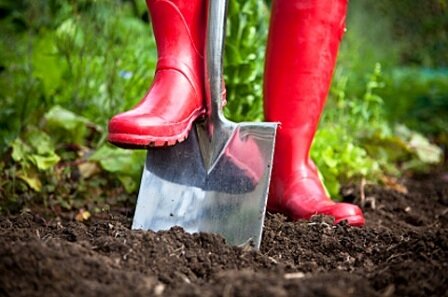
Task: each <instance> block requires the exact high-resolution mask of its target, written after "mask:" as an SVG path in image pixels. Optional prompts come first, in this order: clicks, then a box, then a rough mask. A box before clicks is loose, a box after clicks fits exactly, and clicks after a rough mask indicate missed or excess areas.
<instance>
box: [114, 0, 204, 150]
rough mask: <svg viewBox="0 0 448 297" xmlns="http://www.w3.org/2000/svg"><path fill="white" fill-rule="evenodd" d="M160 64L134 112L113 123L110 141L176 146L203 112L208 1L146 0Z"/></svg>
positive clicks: (124, 114) (130, 111) (121, 115)
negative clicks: (204, 53) (150, 84)
mask: <svg viewBox="0 0 448 297" xmlns="http://www.w3.org/2000/svg"><path fill="white" fill-rule="evenodd" d="M146 3H147V5H148V9H149V12H150V15H151V21H152V26H153V30H154V36H155V39H156V44H157V52H158V62H157V67H156V72H155V76H154V80H153V83H152V86H151V87H150V89H149V91H148V92H147V93H146V95H145V96H144V97H143V98H142V100H141V101H140V102H139V103H138V104H137V105H136V106H135V107H134V108H132V109H131V110H129V111H126V112H123V113H120V114H118V115H116V116H114V117H113V118H112V119H111V120H110V122H109V135H108V140H109V141H110V142H111V143H113V144H115V145H118V146H122V147H133V148H139V147H142V148H144V147H147V146H165V145H174V144H176V143H177V142H180V141H182V140H184V139H185V138H186V137H187V135H188V132H189V131H190V129H191V127H192V124H193V122H194V120H196V119H197V118H199V117H201V116H205V114H206V112H205V104H204V86H203V80H204V75H203V73H204V58H203V52H204V38H205V30H206V0H188V1H187V0H147V1H146Z"/></svg>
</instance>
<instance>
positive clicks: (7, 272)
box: [0, 174, 448, 297]
mask: <svg viewBox="0 0 448 297" xmlns="http://www.w3.org/2000/svg"><path fill="white" fill-rule="evenodd" d="M403 185H404V187H405V188H406V189H407V191H408V193H407V194H406V193H403V192H404V190H405V188H404V187H397V185H394V186H393V188H395V189H392V188H380V187H378V186H365V187H362V188H360V187H359V186H356V187H350V188H347V189H345V191H344V193H345V196H346V198H347V199H348V200H354V202H355V203H359V204H360V203H361V202H363V204H364V211H365V214H366V219H367V223H366V226H365V227H364V228H352V227H349V226H347V225H346V224H344V223H342V224H339V225H337V226H333V225H332V224H331V220H329V218H326V217H315V218H313V219H312V220H311V221H300V222H290V221H288V220H286V219H285V218H284V217H283V216H281V215H277V214H268V216H267V219H266V222H265V225H266V226H265V229H264V237H263V241H262V247H261V250H260V252H254V251H251V250H250V249H249V248H236V247H230V246H228V245H226V244H225V242H224V240H223V239H222V238H221V237H219V236H216V235H211V234H194V235H190V234H186V233H184V232H183V231H182V230H181V229H180V228H173V229H172V230H170V231H166V232H159V233H154V232H150V231H149V232H143V231H131V230H130V224H131V218H132V213H131V209H127V208H122V209H119V208H116V209H114V210H113V211H111V212H108V213H102V214H98V215H94V216H93V217H91V218H89V219H88V220H86V221H84V222H78V221H75V220H74V219H73V217H74V214H64V215H63V216H61V217H59V218H57V219H48V218H44V217H43V216H42V215H41V213H40V212H39V211H37V210H30V211H27V212H24V213H22V214H20V215H9V216H2V217H0V236H1V240H0V295H5V296H46V297H51V296H152V295H155V296H157V295H159V296H269V295H271V296H341V297H342V296H447V290H448V272H447V270H448V229H447V224H448V175H446V174H436V175H433V176H431V177H422V178H414V179H409V180H405V181H403ZM397 190H398V191H397ZM361 198H362V199H361ZM361 200H362V201H361Z"/></svg>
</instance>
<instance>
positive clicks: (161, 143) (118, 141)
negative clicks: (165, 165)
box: [107, 108, 206, 149]
mask: <svg viewBox="0 0 448 297" xmlns="http://www.w3.org/2000/svg"><path fill="white" fill-rule="evenodd" d="M205 115H206V111H205V109H204V108H200V109H197V110H195V111H193V112H192V113H191V115H190V116H189V117H188V118H187V119H185V120H183V121H182V122H179V123H175V124H172V125H166V126H164V128H165V129H170V130H174V131H179V130H180V131H179V132H178V133H176V134H174V135H169V136H154V135H141V134H130V133H109V135H108V137H107V140H108V141H109V142H110V143H112V144H113V145H116V146H118V147H122V148H128V149H146V148H151V147H165V146H173V145H175V144H177V143H181V142H182V141H184V140H185V139H187V137H188V133H189V132H190V130H191V128H192V127H193V123H194V121H196V120H198V119H201V118H204V117H205Z"/></svg>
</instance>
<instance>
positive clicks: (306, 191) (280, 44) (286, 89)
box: [264, 0, 364, 226]
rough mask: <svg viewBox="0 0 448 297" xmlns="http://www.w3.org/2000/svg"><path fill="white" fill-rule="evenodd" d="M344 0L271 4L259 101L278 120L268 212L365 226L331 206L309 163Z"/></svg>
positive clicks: (359, 217) (356, 214)
mask: <svg viewBox="0 0 448 297" xmlns="http://www.w3.org/2000/svg"><path fill="white" fill-rule="evenodd" d="M346 10H347V0H331V1H327V0H273V1H272V11H271V13H272V15H271V25H270V31H269V37H268V45H267V55H266V67H265V82H264V98H265V102H264V104H265V116H266V119H267V120H268V121H273V122H280V127H279V129H278V131H277V139H276V149H275V155H274V166H273V172H272V179H271V186H270V193H269V199H268V209H269V210H270V211H279V212H282V213H285V214H286V215H288V216H289V217H290V218H292V219H308V218H310V217H311V216H312V215H315V214H325V215H329V216H332V217H333V218H334V219H335V222H336V223H338V222H341V221H343V220H347V221H348V223H349V224H351V225H353V226H362V225H364V216H363V214H362V211H361V209H360V208H359V207H358V206H356V205H352V204H348V203H336V202H333V201H332V200H331V199H330V198H329V197H328V196H327V194H326V191H325V189H324V187H323V185H322V182H321V181H320V179H319V176H318V172H317V168H316V167H315V166H314V164H313V162H312V161H311V159H310V157H309V154H310V147H311V144H312V141H313V138H314V135H315V132H316V129H317V126H318V123H319V119H320V115H321V113H322V110H323V107H324V104H325V100H326V97H327V94H328V90H329V86H330V82H331V77H332V74H333V69H334V66H335V62H336V56H337V52H338V48H339V43H340V40H341V38H342V35H343V32H344V29H345V16H346Z"/></svg>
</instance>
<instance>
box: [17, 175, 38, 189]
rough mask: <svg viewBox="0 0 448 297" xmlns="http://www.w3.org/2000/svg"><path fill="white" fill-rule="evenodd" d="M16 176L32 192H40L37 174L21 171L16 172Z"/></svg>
mask: <svg viewBox="0 0 448 297" xmlns="http://www.w3.org/2000/svg"><path fill="white" fill-rule="evenodd" d="M16 176H17V177H18V178H19V179H21V180H23V181H24V182H25V183H26V184H27V185H28V186H29V187H30V188H31V189H33V190H34V191H36V192H40V191H41V190H42V183H41V181H40V179H39V174H38V173H37V172H35V171H33V170H27V171H24V170H21V171H19V172H17V174H16Z"/></svg>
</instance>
